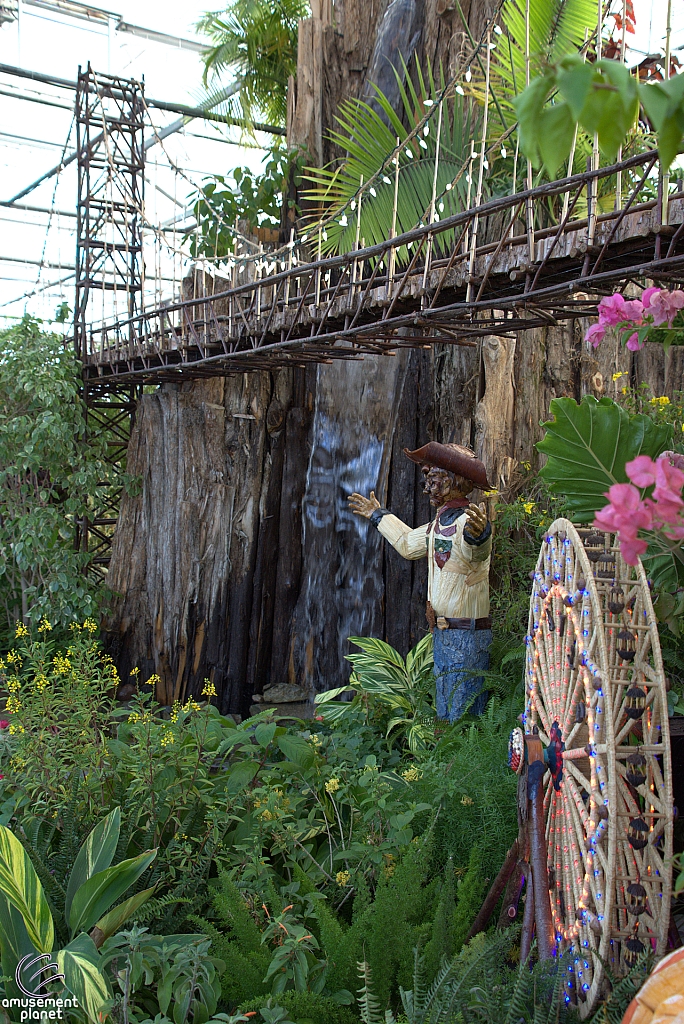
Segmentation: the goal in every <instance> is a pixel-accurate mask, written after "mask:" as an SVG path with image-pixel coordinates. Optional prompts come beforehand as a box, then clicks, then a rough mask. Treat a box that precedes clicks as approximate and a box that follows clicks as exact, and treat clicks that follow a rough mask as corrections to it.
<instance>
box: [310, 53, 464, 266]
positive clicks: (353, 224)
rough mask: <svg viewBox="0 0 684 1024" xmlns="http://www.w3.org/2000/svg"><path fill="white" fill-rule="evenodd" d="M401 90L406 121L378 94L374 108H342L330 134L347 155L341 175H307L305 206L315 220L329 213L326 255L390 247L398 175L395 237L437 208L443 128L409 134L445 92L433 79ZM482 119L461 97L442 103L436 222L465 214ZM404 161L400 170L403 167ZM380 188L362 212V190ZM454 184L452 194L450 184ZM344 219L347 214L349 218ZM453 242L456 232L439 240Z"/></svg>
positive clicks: (369, 193) (358, 103)
mask: <svg viewBox="0 0 684 1024" xmlns="http://www.w3.org/2000/svg"><path fill="white" fill-rule="evenodd" d="M397 77H398V79H399V84H400V96H401V101H402V107H403V116H400V114H399V113H397V112H396V111H395V110H393V109H392V107H391V105H390V103H389V102H388V100H387V98H386V97H385V96H384V95H383V93H382V92H381V91H380V90H379V89H377V88H376V98H375V101H374V102H375V105H374V106H371V105H370V104H368V103H365V102H364V101H362V100H348V101H346V102H344V103H342V104H341V106H340V110H339V113H338V116H337V118H336V120H337V124H338V126H339V127H338V129H337V130H335V131H332V132H331V133H330V137H331V139H332V141H333V142H335V143H336V145H337V146H338V147H339V148H340V149H342V150H343V151H344V152H345V153H346V157H345V159H344V160H343V162H342V163H341V164H340V165H339V166H336V167H326V168H322V169H320V168H311V167H309V168H307V169H306V172H305V175H304V177H305V179H306V180H308V181H309V182H311V186H312V187H311V188H309V189H308V190H306V192H305V196H306V198H307V199H308V200H309V201H310V202H312V203H314V204H315V205H316V207H317V212H316V215H315V216H316V218H318V216H319V215H320V214H321V213H323V214H324V215H325V216H326V217H329V218H331V220H330V223H328V225H327V227H326V231H325V233H324V236H323V238H322V242H321V249H322V251H324V252H345V251H350V250H351V249H353V248H354V246H355V243H356V237H357V234H358V237H359V240H364V241H365V243H366V245H374V244H377V243H378V242H381V241H384V240H385V239H386V238H387V237H388V236H389V235H390V233H391V230H392V220H393V206H394V190H395V175H398V180H397V207H396V223H395V233H396V234H401V233H402V232H405V231H409V230H410V229H411V228H413V227H415V226H416V225H417V224H420V223H421V222H424V221H425V218H426V217H427V215H428V213H429V210H430V204H431V198H432V188H433V180H434V173H435V160H436V154H437V146H436V136H437V122H436V118H432V121H431V123H429V124H427V125H426V126H425V129H424V130H423V133H422V134H421V135H420V137H418V138H414V139H412V140H411V141H410V142H407V136H408V134H409V130H410V129H409V128H407V127H406V125H407V124H408V125H409V126H413V125H415V124H417V123H418V122H419V121H420V120H421V119H422V118H423V116H424V115H425V112H426V109H427V108H428V107H429V106H430V105H431V104H433V103H434V102H435V99H436V98H437V97H438V96H439V95H440V94H441V91H442V89H443V88H444V84H445V82H444V78H443V76H442V77H441V80H440V83H439V85H438V84H437V83H436V82H435V80H434V78H433V76H432V75H431V74H430V73H429V74H428V76H427V77H425V76H423V75H422V74H421V73H418V74H417V79H418V84H417V86H414V85H413V83H412V82H411V81H410V80H409V81H408V83H407V84H404V83H403V81H402V80H401V78H400V76H397ZM376 107H377V108H379V109H376ZM478 125H479V114H477V113H475V114H473V112H472V110H471V107H470V105H469V104H468V103H466V102H464V99H463V97H462V96H460V95H459V94H458V93H455V94H454V95H453V97H451V98H450V99H445V100H443V102H442V123H441V132H440V148H439V164H438V169H437V189H436V194H437V196H440V197H441V198H440V201H439V207H438V209H437V210H436V218H437V219H439V218H441V217H448V216H451V215H452V214H454V213H458V212H459V211H461V210H463V209H465V205H466V194H467V182H466V173H467V165H468V161H469V159H470V153H471V148H472V140H473V138H474V137H475V136H476V135H477V131H478ZM397 140H399V144H400V147H401V148H400V149H399V150H398V153H397V156H396V158H395V162H394V163H393V164H392V165H391V166H390V165H388V164H387V160H388V156H389V155H390V154H392V153H393V152H394V150H395V148H396V147H397ZM397 161H398V163H397ZM372 179H373V180H374V184H373V186H372V188H371V189H369V190H366V191H365V192H364V195H363V198H362V200H361V205H360V208H359V206H358V200H357V193H358V191H359V188H360V186H361V183H362V182H366V183H367V182H369V181H371V180H372ZM453 182H455V185H454V186H453V187H451V186H452V183H453ZM343 211H344V212H343ZM452 242H453V232H449V233H445V234H444V235H443V236H442V237H441V238H440V240H439V244H440V248H442V247H443V248H444V249H446V248H447V247H448V246H450V245H451V244H452ZM409 258H410V256H409V253H408V252H407V250H406V249H402V250H400V252H399V253H398V260H399V262H400V263H401V262H406V261H407V260H408V259H409Z"/></svg>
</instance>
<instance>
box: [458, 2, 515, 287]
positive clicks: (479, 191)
mask: <svg viewBox="0 0 684 1024" xmlns="http://www.w3.org/2000/svg"><path fill="white" fill-rule="evenodd" d="M528 4H529V0H528ZM490 39H491V36H490V33H489V32H487V70H486V76H485V77H486V93H485V104H484V114H483V115H482V142H481V145H480V166H479V169H478V174H477V195H476V197H475V209H476V210H477V208H478V207H479V205H480V203H481V202H482V182H483V179H484V165H485V153H486V151H487V115H488V113H489V70H490V65H491V52H492V51H491V49H490V46H489V43H490ZM479 219H480V215H479V212H476V213H475V218H474V220H473V237H472V239H471V242H470V261H469V264H468V287H467V290H466V302H470V299H471V296H472V291H473V269H474V267H475V250H476V248H477V229H478V225H479Z"/></svg>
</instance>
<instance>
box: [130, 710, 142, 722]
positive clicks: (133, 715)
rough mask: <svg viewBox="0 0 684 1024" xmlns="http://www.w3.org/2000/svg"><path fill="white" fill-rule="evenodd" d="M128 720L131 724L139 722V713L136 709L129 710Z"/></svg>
mask: <svg viewBox="0 0 684 1024" xmlns="http://www.w3.org/2000/svg"><path fill="white" fill-rule="evenodd" d="M128 721H129V723H130V724H131V725H133V724H134V723H135V722H139V721H140V715H139V714H138V712H137V711H131V713H130V715H129V716H128Z"/></svg>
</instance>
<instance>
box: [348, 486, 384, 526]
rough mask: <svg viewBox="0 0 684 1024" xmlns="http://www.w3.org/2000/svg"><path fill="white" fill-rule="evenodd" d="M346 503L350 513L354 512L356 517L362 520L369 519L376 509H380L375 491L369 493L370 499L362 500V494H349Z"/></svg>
mask: <svg viewBox="0 0 684 1024" xmlns="http://www.w3.org/2000/svg"><path fill="white" fill-rule="evenodd" d="M347 501H348V502H349V507H350V508H351V510H352V512H355V513H356V515H357V516H363V517H364V519H370V517H371V516H372V515H373V513H374V512H375V510H376V508H380V502H379V501H378V499H377V498H376V497H375V491H371V492H370V498H364V496H363V495H362V494H356V493H354V494H350V495H349V497H348V498H347Z"/></svg>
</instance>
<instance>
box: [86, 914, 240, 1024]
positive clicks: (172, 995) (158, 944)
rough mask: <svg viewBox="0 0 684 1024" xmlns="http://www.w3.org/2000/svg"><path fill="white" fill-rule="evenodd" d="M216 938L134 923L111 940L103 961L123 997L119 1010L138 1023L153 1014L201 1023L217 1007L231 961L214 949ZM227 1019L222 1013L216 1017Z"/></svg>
mask: <svg viewBox="0 0 684 1024" xmlns="http://www.w3.org/2000/svg"><path fill="white" fill-rule="evenodd" d="M210 945H211V939H207V938H206V937H205V936H203V935H165V936H159V935H150V934H149V933H148V931H147V929H146V928H138V927H134V928H133V929H131V930H130V931H128V932H121V933H119V934H118V935H115V936H113V937H112V938H110V939H108V941H107V942H106V943H105V944H104V946H103V948H102V957H103V963H104V964H105V965H106V966H108V967H109V968H110V969H111V970H112V971H113V972H114V975H115V979H116V982H117V984H118V987H119V989H120V993H121V994H120V996H119V998H118V1000H117V1001H116V1003H115V1005H114V1013H115V1014H116V1013H117V1010H118V1009H120V1010H121V1011H122V1016H123V1019H124V1020H125V1021H128V1022H130V1024H138V1021H140V1020H141V1019H142V1018H143V1017H145V1018H146V1017H147V1016H148V1014H149V1013H154V1012H155V1011H157V1010H158V1011H159V1013H158V1014H157V1015H156V1016H155V1020H156V1021H159V1019H160V1018H161V1019H163V1020H166V1019H167V1017H166V1014H171V1019H172V1022H173V1024H186V1022H188V1024H190V1022H192V1024H200V1022H202V1024H203V1022H205V1021H208V1020H209V1018H210V1017H211V1016H212V1014H213V1013H214V1012H215V1010H216V1006H217V1004H218V998H219V996H220V994H221V984H220V981H219V975H220V974H221V973H222V971H223V969H224V967H225V965H224V964H223V963H222V961H221V960H219V959H218V958H216V957H213V956H211V955H210V953H209V947H210ZM214 1019H216V1020H220V1019H222V1018H221V1017H220V1016H219V1017H218V1018H214Z"/></svg>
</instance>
